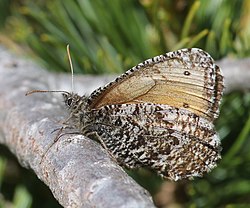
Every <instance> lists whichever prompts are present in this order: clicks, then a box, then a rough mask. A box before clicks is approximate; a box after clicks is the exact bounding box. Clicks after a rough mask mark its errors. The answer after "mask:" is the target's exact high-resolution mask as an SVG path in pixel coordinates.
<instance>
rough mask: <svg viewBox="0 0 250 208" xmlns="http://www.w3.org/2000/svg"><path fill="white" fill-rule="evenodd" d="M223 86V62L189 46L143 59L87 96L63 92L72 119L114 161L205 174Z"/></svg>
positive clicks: (171, 173)
mask: <svg viewBox="0 0 250 208" xmlns="http://www.w3.org/2000/svg"><path fill="white" fill-rule="evenodd" d="M222 91H223V76H222V75H221V70H220V68H219V67H218V66H217V65H215V63H214V61H213V59H212V58H211V56H210V55H209V54H208V53H206V52H205V51H203V50H201V49H197V48H192V49H182V50H178V51H175V52H170V53H166V54H163V55H160V56H156V57H154V58H151V59H148V60H146V61H144V62H142V63H140V64H138V65H137V66H135V67H133V68H131V69H130V70H128V71H127V72H125V73H124V74H122V75H121V76H119V77H118V78H116V79H115V80H114V81H112V82H110V83H108V84H107V85H105V86H104V87H101V88H99V89H97V90H95V91H94V92H93V93H92V94H91V95H90V96H85V95H84V96H79V95H78V94H76V93H68V92H63V97H64V101H65V104H66V105H67V107H68V108H69V111H70V118H71V120H72V121H73V123H74V126H76V127H77V128H79V131H80V132H81V133H82V134H84V135H87V136H89V137H91V138H92V137H93V138H97V139H98V140H99V141H100V142H101V144H102V145H103V147H104V148H105V149H106V150H108V152H109V153H110V154H111V155H112V157H113V158H115V159H116V161H117V162H118V163H119V164H121V165H122V166H125V167H127V168H130V169H133V168H139V167H149V168H151V169H153V170H155V171H156V172H157V173H158V174H159V175H161V176H162V177H164V178H169V179H171V180H175V181H176V180H179V179H184V178H192V177H194V176H202V175H203V174H204V173H207V172H209V171H210V170H212V169H213V168H214V167H216V165H217V162H218V160H219V159H220V158H221V156H220V152H221V146H220V139H219V137H218V135H217V133H216V131H215V128H214V125H213V121H214V120H215V119H216V118H217V117H218V114H219V104H220V101H221V97H222Z"/></svg>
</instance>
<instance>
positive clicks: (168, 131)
mask: <svg viewBox="0 0 250 208" xmlns="http://www.w3.org/2000/svg"><path fill="white" fill-rule="evenodd" d="M91 114H92V116H93V117H95V118H96V119H95V121H94V123H93V125H92V126H91V127H90V128H91V129H89V131H95V132H97V134H98V135H99V136H100V138H102V140H103V142H104V143H105V145H106V147H107V148H108V150H109V151H110V152H111V153H112V155H114V157H115V158H117V160H118V161H119V162H120V163H121V164H123V165H125V166H126V167H128V168H135V167H144V166H148V167H150V168H152V169H154V170H156V171H157V172H158V173H159V174H160V175H162V176H163V177H166V178H170V179H172V180H178V179H182V178H189V177H192V176H198V175H203V173H204V172H208V171H210V170H211V169H212V168H213V167H215V166H216V162H217V160H219V158H220V141H219V138H218V136H217V134H216V132H215V130H214V128H213V125H212V124H211V123H210V122H209V121H207V120H206V119H202V118H199V117H198V116H196V115H195V114H193V113H191V112H188V111H186V110H185V109H184V110H182V109H178V108H172V107H170V106H167V105H154V104H147V103H144V104H122V105H110V106H104V107H101V108H100V109H97V110H92V112H91ZM100 115H102V116H100Z"/></svg>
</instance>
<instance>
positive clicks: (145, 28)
mask: <svg viewBox="0 0 250 208" xmlns="http://www.w3.org/2000/svg"><path fill="white" fill-rule="evenodd" d="M0 44H1V45H4V46H5V47H7V48H9V49H11V50H12V51H15V53H18V54H22V55H24V54H25V55H26V56H28V57H30V58H32V59H34V60H35V61H37V62H38V63H39V64H41V65H42V66H44V67H45V68H46V69H48V70H51V71H52V70H53V71H58V72H59V71H60V72H62V71H65V72H69V66H68V62H67V57H66V44H70V47H71V55H72V57H73V62H74V70H75V73H82V74H108V73H109V74H111V73H116V74H117V73H122V72H124V71H126V70H127V69H129V68H131V67H132V66H134V65H136V64H138V63H140V62H141V61H143V60H145V59H147V58H151V57H153V56H156V55H159V54H162V53H166V52H169V51H173V50H177V49H180V48H186V47H199V48H202V49H203V50H206V51H207V52H209V53H210V54H211V56H212V57H213V58H214V59H215V60H219V59H222V58H223V57H233V58H235V59H243V58H246V57H250V1H249V0H217V1H210V0H199V1H198V0H197V1H194V0H175V1H171V0H126V1H122V0H112V1H111V0H71V1H60V0H53V1H49V0H37V1H33V0H0ZM249 70H250V69H249ZM249 82H250V80H249ZM216 129H217V130H218V132H219V135H220V137H221V140H222V146H223V151H222V160H221V161H220V163H219V165H218V167H217V168H216V169H214V170H213V171H212V172H211V173H209V174H207V175H206V176H205V177H204V178H196V179H195V180H193V181H181V182H175V183H173V182H169V181H164V180H162V179H160V178H159V177H158V176H156V175H155V174H154V173H152V172H150V171H147V170H139V171H131V172H129V174H130V175H131V176H132V177H133V178H134V179H135V180H136V181H137V182H138V183H140V184H141V185H142V186H143V187H145V188H146V189H147V190H148V191H149V192H150V193H151V194H152V196H153V198H154V201H155V204H156V205H157V207H230V208H231V207H250V133H249V132H250V93H249V92H248V91H238V92H230V93H229V94H226V95H225V96H224V98H223V103H222V106H221V114H220V117H219V119H217V120H216ZM2 207H3V208H5V207H10V208H12V207H15V208H17V207H18V208H29V207H38V208H40V207H61V206H60V205H59V204H58V203H57V202H56V200H55V199H54V198H53V196H52V194H51V193H50V190H49V189H48V188H47V187H46V186H45V185H44V184H43V183H42V182H41V181H39V179H37V177H36V176H35V175H34V174H33V173H32V172H31V171H29V170H26V169H23V168H22V167H20V165H18V162H17V160H16V159H15V157H14V156H13V155H12V154H11V153H10V152H9V150H8V149H7V148H5V147H4V146H0V208H2Z"/></svg>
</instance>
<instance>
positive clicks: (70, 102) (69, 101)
mask: <svg viewBox="0 0 250 208" xmlns="http://www.w3.org/2000/svg"><path fill="white" fill-rule="evenodd" d="M71 104H72V98H69V99H68V100H67V105H68V106H69V107H70V106H71Z"/></svg>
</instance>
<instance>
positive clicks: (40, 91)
mask: <svg viewBox="0 0 250 208" xmlns="http://www.w3.org/2000/svg"><path fill="white" fill-rule="evenodd" d="M47 92H60V93H65V94H69V92H67V91H64V90H32V91H29V92H26V94H25V96H28V95H31V94H33V93H47Z"/></svg>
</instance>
